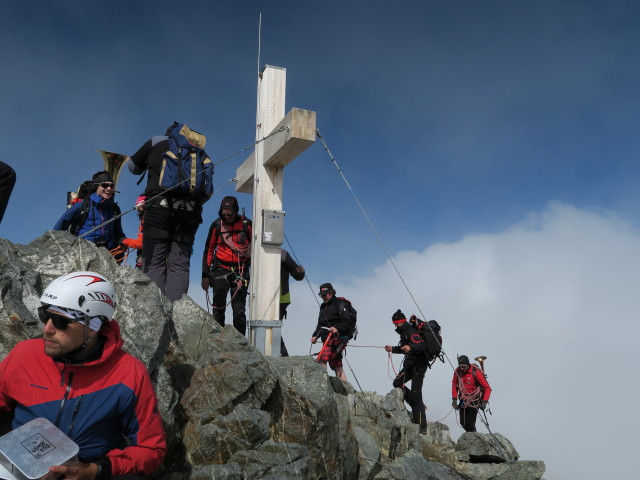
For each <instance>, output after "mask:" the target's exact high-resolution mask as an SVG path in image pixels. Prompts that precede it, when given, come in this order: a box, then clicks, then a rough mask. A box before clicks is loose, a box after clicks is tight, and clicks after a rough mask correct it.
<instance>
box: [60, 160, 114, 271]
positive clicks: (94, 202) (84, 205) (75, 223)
mask: <svg viewBox="0 0 640 480" xmlns="http://www.w3.org/2000/svg"><path fill="white" fill-rule="evenodd" d="M91 180H92V182H93V186H92V190H91V194H90V195H88V196H87V197H86V198H85V199H84V200H83V201H82V202H78V203H74V204H73V205H72V206H71V208H69V209H68V210H67V211H66V212H64V214H63V215H62V216H61V217H60V219H59V220H58V221H57V222H56V224H55V225H54V226H53V229H54V230H68V231H69V232H71V233H72V234H73V235H75V236H77V237H80V236H82V238H84V239H85V240H89V241H90V242H93V243H95V244H96V245H98V246H100V247H105V248H106V249H107V250H113V249H114V248H116V247H117V246H118V245H119V244H120V242H121V241H122V240H123V239H124V238H125V235H124V232H123V231H122V223H121V220H120V218H119V217H118V216H119V215H120V207H119V206H118V204H117V203H115V202H114V199H113V197H114V195H115V192H116V190H115V188H116V186H115V183H113V178H112V177H111V175H110V174H109V173H108V172H106V171H100V172H96V173H95V174H94V175H93V177H92V179H91ZM113 217H118V218H117V219H116V220H114V221H112V222H109V220H111V219H112V218H113ZM107 222H108V223H107ZM118 259H119V260H120V261H122V257H120V258H117V259H116V260H118Z"/></svg>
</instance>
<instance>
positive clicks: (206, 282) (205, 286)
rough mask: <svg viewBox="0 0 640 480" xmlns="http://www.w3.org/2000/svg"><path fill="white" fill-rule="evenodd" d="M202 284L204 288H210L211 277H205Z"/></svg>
mask: <svg viewBox="0 0 640 480" xmlns="http://www.w3.org/2000/svg"><path fill="white" fill-rule="evenodd" d="M200 286H201V287H202V289H203V290H209V277H203V278H202V282H200Z"/></svg>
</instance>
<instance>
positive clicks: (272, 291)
mask: <svg viewBox="0 0 640 480" xmlns="http://www.w3.org/2000/svg"><path fill="white" fill-rule="evenodd" d="M285 86H286V70H285V69H284V68H280V67H272V66H269V65H267V66H266V67H265V68H264V69H263V70H262V72H260V76H259V79H258V106H257V115H256V120H257V125H256V140H260V139H261V138H264V137H267V136H269V135H270V134H273V135H271V136H269V138H267V139H266V140H264V141H262V142H260V143H258V144H257V145H256V149H255V151H254V153H252V154H251V156H250V157H249V158H247V159H246V160H245V161H244V163H243V164H242V165H241V166H240V167H239V168H238V169H237V171H236V178H237V179H238V183H237V184H236V191H238V192H242V193H253V238H252V251H251V282H250V296H249V299H250V307H249V308H250V321H249V327H250V329H249V333H250V340H251V343H252V344H253V345H254V346H255V347H256V348H258V349H259V350H260V351H261V352H262V353H263V354H265V355H270V356H274V357H278V356H280V326H281V325H282V322H280V321H279V320H278V318H279V316H280V247H281V244H279V245H278V244H273V243H269V242H272V241H273V239H272V238H270V236H271V234H272V233H273V232H270V231H265V229H264V223H263V217H264V214H263V212H265V211H267V212H272V215H275V216H276V217H277V216H278V215H281V216H282V221H283V220H284V212H283V211H282V190H283V177H284V167H285V166H287V165H288V164H289V163H291V162H292V161H293V159H295V158H296V157H297V156H298V155H299V154H300V153H302V152H303V151H304V150H306V149H307V148H308V147H309V146H311V144H313V142H314V141H315V139H316V113H315V112H312V111H309V110H302V109H299V108H294V109H292V110H291V111H289V113H287V115H286V116H285V114H284V111H285V110H284V109H285V102H284V100H285ZM279 130H281V131H279ZM276 132H277V133H276Z"/></svg>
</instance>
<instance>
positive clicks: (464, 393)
mask: <svg viewBox="0 0 640 480" xmlns="http://www.w3.org/2000/svg"><path fill="white" fill-rule="evenodd" d="M451 385H452V387H451V397H452V399H451V406H452V407H453V408H454V409H456V410H458V411H459V414H460V426H461V427H462V428H464V430H465V431H466V432H475V431H476V418H477V416H478V408H479V409H480V410H484V409H485V408H486V407H487V402H488V401H489V397H490V396H491V387H490V386H489V383H488V382H487V378H486V377H485V375H484V372H483V371H482V369H481V368H480V367H478V366H477V365H470V364H469V357H467V356H466V355H460V356H459V357H458V368H456V369H455V370H454V372H453V380H452V381H451ZM458 400H459V401H460V403H458Z"/></svg>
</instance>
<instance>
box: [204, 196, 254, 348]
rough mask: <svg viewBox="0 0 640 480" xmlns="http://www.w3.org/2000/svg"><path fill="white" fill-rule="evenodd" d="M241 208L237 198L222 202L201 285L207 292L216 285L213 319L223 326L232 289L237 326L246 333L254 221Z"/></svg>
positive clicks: (211, 233)
mask: <svg viewBox="0 0 640 480" xmlns="http://www.w3.org/2000/svg"><path fill="white" fill-rule="evenodd" d="M239 211H240V207H239V206H238V199H237V198H236V197H233V196H227V197H224V198H223V199H222V202H220V210H218V215H219V218H218V219H216V220H215V221H214V222H213V223H212V224H211V227H209V233H208V234H207V240H206V242H205V244H204V253H203V254H202V282H201V286H202V289H203V290H205V291H208V290H209V287H211V288H213V305H212V306H213V318H215V320H216V321H217V322H218V323H219V324H220V325H223V326H224V324H225V316H226V315H225V313H226V309H227V295H228V294H229V292H231V310H232V312H233V326H234V327H236V330H238V331H239V332H240V333H241V334H243V335H245V334H246V331H247V315H246V313H245V310H246V303H247V293H248V290H249V265H250V264H251V234H252V224H251V220H249V219H248V218H247V217H245V216H244V213H243V214H242V215H238V213H239Z"/></svg>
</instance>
